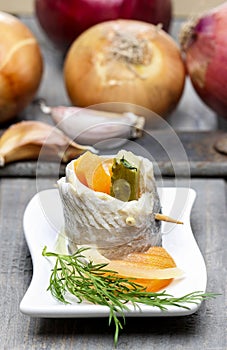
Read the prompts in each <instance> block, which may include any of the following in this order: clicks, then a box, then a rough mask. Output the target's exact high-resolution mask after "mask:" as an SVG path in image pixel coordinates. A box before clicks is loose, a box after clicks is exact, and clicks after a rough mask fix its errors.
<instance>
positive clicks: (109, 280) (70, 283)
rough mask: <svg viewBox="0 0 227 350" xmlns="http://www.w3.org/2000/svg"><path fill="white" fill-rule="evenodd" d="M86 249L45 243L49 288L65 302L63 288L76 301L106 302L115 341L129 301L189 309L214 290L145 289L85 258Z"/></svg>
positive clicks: (66, 302) (137, 305) (209, 295)
mask: <svg viewBox="0 0 227 350" xmlns="http://www.w3.org/2000/svg"><path fill="white" fill-rule="evenodd" d="M86 249H87V248H81V249H78V250H77V251H76V252H75V253H74V254H73V255H63V254H57V253H52V252H47V247H44V249H43V252H42V255H43V256H45V257H54V258H56V262H55V265H54V267H53V269H52V273H51V276H50V284H49V287H48V290H50V292H51V293H52V295H53V296H54V297H55V298H56V299H58V300H60V301H61V302H63V303H65V304H69V303H70V302H69V300H67V297H66V292H69V293H70V294H71V295H73V296H75V297H76V298H77V299H78V302H79V303H81V302H82V301H83V300H87V301H89V302H91V303H93V304H98V305H105V306H107V307H108V308H109V311H110V314H109V325H110V324H111V322H112V321H113V322H114V324H115V335H114V343H115V345H116V344H117V341H118V336H119V330H120V329H123V325H122V322H121V321H120V320H119V317H122V318H123V323H125V316H124V311H128V310H129V307H128V305H127V303H128V302H130V303H131V304H132V305H133V306H134V307H135V308H138V309H139V308H140V306H139V304H145V305H150V306H156V307H158V308H159V309H160V310H163V311H164V310H166V309H167V307H168V306H177V307H182V308H184V309H189V306H188V305H187V303H193V304H198V303H199V302H200V301H202V300H205V299H207V298H212V297H215V296H216V294H213V293H202V292H200V291H196V292H192V293H189V294H187V295H184V296H182V297H173V296H172V295H170V294H167V293H166V291H162V292H159V293H152V292H146V290H145V288H144V287H142V286H140V285H139V284H137V283H135V282H133V280H132V279H130V278H123V277H120V276H118V274H117V273H116V272H115V271H112V270H108V269H107V268H106V267H107V265H108V264H94V263H93V262H92V261H90V262H87V261H86V260H85V258H84V256H83V254H82V253H83V251H84V250H86Z"/></svg>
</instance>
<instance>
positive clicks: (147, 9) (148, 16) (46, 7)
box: [35, 0, 172, 49]
mask: <svg viewBox="0 0 227 350" xmlns="http://www.w3.org/2000/svg"><path fill="white" fill-rule="evenodd" d="M35 10H36V15H37V18H38V21H39V23H40V25H41V27H42V28H43V30H44V31H45V32H46V34H47V35H48V37H49V38H50V39H51V40H52V41H53V42H54V43H55V44H56V45H57V46H58V47H60V48H63V49H66V48H68V47H69V45H70V44H71V43H72V42H73V41H74V39H75V38H76V37H77V36H78V35H80V34H81V33H82V32H83V31H84V30H86V29H88V28H89V27H91V26H93V25H95V24H97V23H100V22H103V21H107V20H113V19H118V18H123V19H137V20H140V21H145V22H149V23H153V24H158V23H162V24H163V28H164V29H165V30H166V31H167V30H168V28H169V24H170V20H171V14H172V12H171V11H172V8H171V0H67V1H66V0H58V1H57V0H36V1H35Z"/></svg>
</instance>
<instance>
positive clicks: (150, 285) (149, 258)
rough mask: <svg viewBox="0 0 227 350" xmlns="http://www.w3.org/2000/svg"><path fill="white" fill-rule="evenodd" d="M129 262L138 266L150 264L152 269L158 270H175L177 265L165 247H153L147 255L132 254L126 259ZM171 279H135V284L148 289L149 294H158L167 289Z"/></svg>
mask: <svg viewBox="0 0 227 350" xmlns="http://www.w3.org/2000/svg"><path fill="white" fill-rule="evenodd" d="M126 260H127V261H131V262H135V263H138V264H140V263H141V264H144V265H147V264H149V266H150V267H153V268H158V269H166V268H174V267H176V263H175V261H174V260H173V258H172V257H171V256H170V254H169V253H168V252H167V251H166V250H165V249H164V248H163V247H151V248H149V249H148V251H146V252H145V253H140V254H138V253H132V254H129V255H128V256H127V257H126ZM172 280H173V279H172V278H170V279H142V278H141V279H140V278H137V279H135V282H136V283H138V284H140V285H142V286H143V287H145V288H146V291H147V292H157V291H159V290H160V289H163V288H166V287H167V286H168V285H169V284H170V283H171V282H172Z"/></svg>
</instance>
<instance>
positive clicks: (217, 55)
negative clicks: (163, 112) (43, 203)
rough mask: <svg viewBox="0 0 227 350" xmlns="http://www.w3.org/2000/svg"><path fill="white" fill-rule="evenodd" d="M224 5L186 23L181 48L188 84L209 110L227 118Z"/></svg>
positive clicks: (226, 10)
mask: <svg viewBox="0 0 227 350" xmlns="http://www.w3.org/2000/svg"><path fill="white" fill-rule="evenodd" d="M226 32H227V3H224V4H223V5H221V6H218V7H217V8H215V9H213V10H211V11H209V12H207V13H205V14H204V15H202V16H201V17H200V18H198V19H197V20H196V21H194V22H193V23H189V24H186V26H185V28H183V30H182V33H181V46H182V50H183V51H184V53H185V62H186V67H187V71H188V74H189V76H190V78H191V81H192V84H193V86H194V88H195V90H196V92H197V93H198V95H199V96H200V98H201V99H202V100H203V102H205V103H206V104H207V105H208V106H209V107H210V108H212V109H213V110H214V111H215V112H217V113H218V114H219V115H221V116H223V117H225V118H227V36H226Z"/></svg>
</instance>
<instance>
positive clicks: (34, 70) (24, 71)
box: [0, 12, 43, 122]
mask: <svg viewBox="0 0 227 350" xmlns="http://www.w3.org/2000/svg"><path fill="white" fill-rule="evenodd" d="M42 67H43V61H42V56H41V53H40V49H39V45H38V43H37V41H36V39H35V37H34V36H33V34H32V33H31V32H30V30H29V29H28V28H27V27H26V26H25V25H24V24H23V23H22V22H21V21H19V20H18V19H16V18H15V17H14V16H12V15H9V14H6V13H4V12H0V122H5V121H7V120H9V119H11V118H13V117H15V116H16V114H18V113H19V112H21V111H22V110H23V109H24V108H25V107H26V106H27V105H28V103H29V102H30V101H31V100H32V98H33V96H34V95H35V93H36V91H37V89H38V87H39V83H40V81H41V77H42Z"/></svg>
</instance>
